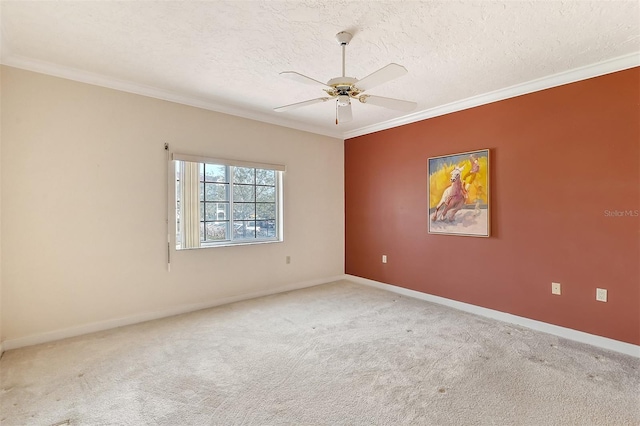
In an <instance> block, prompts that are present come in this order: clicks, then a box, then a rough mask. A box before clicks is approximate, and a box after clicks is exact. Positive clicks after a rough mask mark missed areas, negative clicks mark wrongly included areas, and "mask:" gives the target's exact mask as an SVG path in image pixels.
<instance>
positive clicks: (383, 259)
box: [382, 254, 387, 263]
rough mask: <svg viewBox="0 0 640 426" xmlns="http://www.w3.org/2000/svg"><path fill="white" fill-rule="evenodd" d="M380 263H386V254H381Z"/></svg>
mask: <svg viewBox="0 0 640 426" xmlns="http://www.w3.org/2000/svg"><path fill="white" fill-rule="evenodd" d="M382 263H387V255H386V254H383V255H382Z"/></svg>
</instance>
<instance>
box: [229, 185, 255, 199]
mask: <svg viewBox="0 0 640 426" xmlns="http://www.w3.org/2000/svg"><path fill="white" fill-rule="evenodd" d="M255 188H256V187H255V186H253V185H233V201H234V202H245V201H255V199H256V194H255Z"/></svg>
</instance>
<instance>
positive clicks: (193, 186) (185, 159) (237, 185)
mask: <svg viewBox="0 0 640 426" xmlns="http://www.w3.org/2000/svg"><path fill="white" fill-rule="evenodd" d="M173 159H174V161H175V183H176V185H175V191H176V192H175V196H176V248H177V249H188V248H199V247H211V246H220V245H230V244H247V243H257V242H267V241H280V240H281V237H280V236H281V232H280V222H281V217H282V209H281V190H280V188H281V182H282V172H283V171H284V166H279V165H272V164H262V163H249V162H244V161H235V160H220V159H213V158H204V157H194V156H187V155H178V154H174V156H173Z"/></svg>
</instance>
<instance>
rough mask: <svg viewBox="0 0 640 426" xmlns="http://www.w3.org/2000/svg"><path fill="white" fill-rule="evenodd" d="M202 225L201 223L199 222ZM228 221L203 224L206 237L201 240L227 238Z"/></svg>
mask: <svg viewBox="0 0 640 426" xmlns="http://www.w3.org/2000/svg"><path fill="white" fill-rule="evenodd" d="M200 225H201V227H202V224H200ZM228 226H229V222H207V223H205V224H204V229H205V230H206V239H203V241H219V240H227V239H228V238H227V234H228V230H227V228H228Z"/></svg>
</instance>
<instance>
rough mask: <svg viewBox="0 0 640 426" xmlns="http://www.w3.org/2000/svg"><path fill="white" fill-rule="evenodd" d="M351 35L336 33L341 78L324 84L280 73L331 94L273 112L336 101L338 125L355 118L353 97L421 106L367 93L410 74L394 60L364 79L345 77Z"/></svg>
mask: <svg viewBox="0 0 640 426" xmlns="http://www.w3.org/2000/svg"><path fill="white" fill-rule="evenodd" d="M352 37H353V36H352V35H351V34H350V33H348V32H346V31H342V32H339V33H338V34H336V39H337V40H338V43H340V46H342V77H336V78H332V79H331V80H329V81H328V82H327V83H323V82H321V81H318V80H315V79H313V78H311V77H307V76H306V75H302V74H300V73H297V72H295V71H284V72H281V73H280V75H282V76H284V77H287V78H290V79H291V80H295V81H297V82H300V83H305V84H311V85H314V86H321V87H322V88H323V90H324V91H325V92H326V93H327V95H329V96H328V97H323V98H316V99H310V100H308V101H303V102H298V103H295V104H290V105H285V106H281V107H278V108H274V111H276V112H283V111H289V110H292V109H296V108H300V107H303V106H307V105H312V104H316V103H319V102H327V101H330V100H336V124H338V123H346V122H348V121H351V120H352V119H353V114H352V112H351V99H352V98H353V99H357V100H359V101H360V102H362V103H363V104H371V105H377V106H381V107H385V108H391V109H395V110H398V111H404V112H409V111H413V110H414V109H415V108H416V106H417V105H418V104H416V103H415V102H411V101H404V100H401V99H393V98H385V97H382V96H373V95H365V94H364V92H365V91H366V90H369V89H371V88H373V87H375V86H378V85H380V84H382V83H386V82H387V81H390V80H393V79H394V78H398V77H400V76H403V75H405V74H406V73H407V69H406V68H405V67H403V66H402V65H398V64H394V63H391V64H389V65H387V66H385V67H382V68H380V69H379V70H378V71H375V72H373V73H371V74H369V75H368V76H366V77H365V78H363V79H362V80H358V79H357V78H353V77H347V76H345V47H346V46H347V45H348V44H349V42H350V41H351V39H352Z"/></svg>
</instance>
